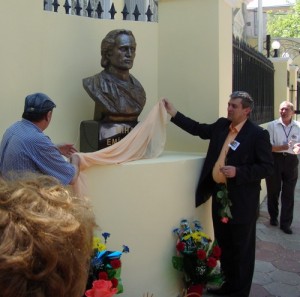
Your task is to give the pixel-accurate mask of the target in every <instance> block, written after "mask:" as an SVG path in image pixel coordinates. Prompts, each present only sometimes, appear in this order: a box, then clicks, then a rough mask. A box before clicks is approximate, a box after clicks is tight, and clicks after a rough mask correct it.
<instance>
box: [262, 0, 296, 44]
mask: <svg viewBox="0 0 300 297" xmlns="http://www.w3.org/2000/svg"><path fill="white" fill-rule="evenodd" d="M267 30H268V34H270V35H271V36H272V37H294V38H300V0H296V1H295V5H294V6H293V8H292V9H291V10H290V11H288V12H283V11H279V12H278V11H277V12H274V11H270V12H268V22H267Z"/></svg>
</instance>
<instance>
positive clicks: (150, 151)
mask: <svg viewBox="0 0 300 297" xmlns="http://www.w3.org/2000/svg"><path fill="white" fill-rule="evenodd" d="M167 122H168V117H167V112H166V109H165V107H164V104H163V102H162V100H160V101H159V102H157V103H156V104H155V105H154V107H153V108H152V110H151V111H150V112H149V114H148V115H147V117H146V118H145V120H143V121H141V122H139V123H138V124H137V125H136V126H135V127H134V129H133V130H132V131H131V132H130V133H129V134H128V135H127V136H126V137H124V138H123V139H121V140H120V141H119V142H117V143H115V144H113V145H111V146H109V147H106V148H104V149H102V150H99V151H96V152H92V153H76V154H77V155H78V156H79V158H80V173H79V177H78V180H77V182H76V184H75V185H74V189H75V191H76V193H77V194H78V195H84V194H85V192H86V191H85V187H86V183H85V177H84V170H86V169H87V168H89V167H90V166H94V165H107V164H120V163H124V162H129V161H134V160H140V159H150V158H156V157H158V156H159V155H160V154H161V153H162V152H163V150H164V146H165V142H166V125H167Z"/></svg>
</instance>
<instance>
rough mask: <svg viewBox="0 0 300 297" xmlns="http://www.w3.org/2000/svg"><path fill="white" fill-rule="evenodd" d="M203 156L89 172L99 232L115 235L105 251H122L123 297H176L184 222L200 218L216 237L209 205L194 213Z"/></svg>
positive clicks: (162, 158) (174, 155)
mask: <svg viewBox="0 0 300 297" xmlns="http://www.w3.org/2000/svg"><path fill="white" fill-rule="evenodd" d="M204 157H205V156H204V155H199V154H189V153H176V152H165V153H164V154H163V155H162V156H160V157H159V158H157V159H150V160H139V161H134V162H129V163H126V164H120V165H105V166H94V167H91V168H89V169H88V170H86V175H87V182H88V195H89V197H91V199H92V203H93V206H94V210H95V214H96V217H97V223H98V224H99V226H100V228H101V230H100V231H99V232H98V234H99V235H101V233H102V232H109V233H111V237H110V238H109V240H108V243H107V247H108V249H110V250H121V249H122V245H123V244H125V245H127V246H129V248H130V253H128V254H124V255H122V258H121V259H122V264H123V267H122V274H121V276H122V280H123V285H124V293H122V294H120V296H124V297H142V296H143V293H146V292H149V293H153V295H154V297H176V296H178V292H179V290H180V285H181V282H180V273H179V272H178V271H176V270H175V269H174V268H173V267H172V262H171V259H172V256H173V255H174V254H175V242H176V238H175V236H174V235H173V233H172V230H173V229H174V228H175V227H177V226H178V225H179V222H180V220H181V219H183V218H186V219H189V220H193V219H195V218H197V219H199V220H200V222H201V223H202V226H203V228H204V231H205V232H206V233H208V234H210V235H211V236H212V232H213V230H212V223H211V215H210V206H211V205H210V200H209V201H208V202H207V203H206V204H204V205H202V206H200V207H198V208H197V209H196V208H195V190H196V186H197V183H198V179H199V176H200V172H201V169H202V165H203V161H204Z"/></svg>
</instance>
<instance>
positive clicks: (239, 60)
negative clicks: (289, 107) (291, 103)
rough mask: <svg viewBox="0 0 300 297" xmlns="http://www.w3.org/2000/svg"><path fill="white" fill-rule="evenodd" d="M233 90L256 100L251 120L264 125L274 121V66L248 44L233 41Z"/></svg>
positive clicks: (237, 40)
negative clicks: (243, 92)
mask: <svg viewBox="0 0 300 297" xmlns="http://www.w3.org/2000/svg"><path fill="white" fill-rule="evenodd" d="M232 87H233V90H234V91H236V90H240V91H246V92H248V93H249V94H250V95H251V96H252V98H253V100H254V110H253V112H252V114H251V119H252V120H253V121H254V122H256V123H257V124H263V123H266V122H269V121H272V120H273V119H274V66H273V63H272V62H271V61H270V60H269V59H268V58H266V57H265V56H264V55H263V54H261V53H260V52H258V51H256V50H255V49H254V48H252V47H251V46H249V45H248V44H247V43H246V42H244V41H240V40H239V39H237V38H234V39H233V86H232Z"/></svg>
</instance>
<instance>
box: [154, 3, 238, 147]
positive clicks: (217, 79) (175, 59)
mask: <svg viewBox="0 0 300 297" xmlns="http://www.w3.org/2000/svg"><path fill="white" fill-rule="evenodd" d="M231 22H232V10H231V7H230V6H229V5H228V4H226V3H225V2H224V1H223V0H201V1H199V0H188V1H187V0H185V1H182V0H161V1H160V2H159V63H158V65H159V73H158V75H159V76H158V80H159V96H166V97H168V98H169V99H170V100H171V101H172V102H173V103H174V104H175V106H176V107H177V108H178V109H179V110H180V111H182V112H183V113H185V114H186V115H188V116H190V117H191V118H194V119H196V120H198V121H201V122H207V123H211V122H213V121H215V120H216V118H218V117H219V115H223V116H224V115H225V116H226V115H227V113H226V107H227V101H228V98H229V94H230V93H231V88H232V59H231V57H232V27H231ZM167 135H168V142H167V149H169V150H181V151H206V148H207V142H205V141H199V138H198V137H197V138H196V137H191V136H190V135H188V134H186V133H185V132H183V131H181V130H180V129H178V128H177V127H175V126H174V125H169V127H168V134H167Z"/></svg>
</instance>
